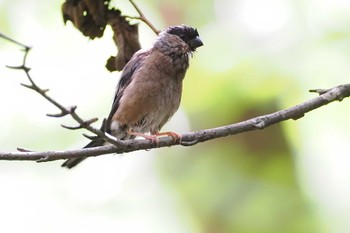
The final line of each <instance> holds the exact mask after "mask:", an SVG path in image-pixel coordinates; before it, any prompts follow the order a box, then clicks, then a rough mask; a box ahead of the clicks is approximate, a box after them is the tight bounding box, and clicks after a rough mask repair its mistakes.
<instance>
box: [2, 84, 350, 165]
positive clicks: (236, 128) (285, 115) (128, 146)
mask: <svg viewBox="0 0 350 233" xmlns="http://www.w3.org/2000/svg"><path fill="white" fill-rule="evenodd" d="M310 91H311V92H317V93H319V94H320V95H319V96H318V97H315V98H313V99H310V100H308V101H305V102H303V103H301V104H298V105H295V106H293V107H291V108H288V109H284V110H281V111H277V112H274V113H271V114H267V115H263V116H258V117H255V118H252V119H249V120H246V121H242V122H238V123H235V124H231V125H225V126H221V127H217V128H212V129H205V130H200V131H196V132H190V133H185V134H183V135H182V140H181V142H175V141H174V140H173V139H172V138H171V137H164V138H160V140H159V143H158V145H156V144H154V143H152V142H151V141H150V140H126V141H123V143H122V144H121V145H118V146H115V145H108V146H102V147H96V148H86V149H79V150H67V151H44V152H28V151H24V152H0V160H22V161H37V162H47V161H54V160H60V159H69V158H77V157H94V156H100V155H104V154H111V153H117V154H121V153H128V152H132V151H137V150H149V149H153V148H161V147H170V146H175V145H182V146H193V145H195V144H197V143H200V142H205V141H208V140H213V139H216V138H221V137H226V136H230V135H235V134H239V133H244V132H248V131H253V130H261V129H264V128H266V127H269V126H271V125H274V124H277V123H280V122H282V121H286V120H289V119H293V120H297V119H300V118H301V117H303V116H304V115H305V114H306V113H307V112H310V111H312V110H315V109H317V108H319V107H322V106H325V105H327V104H329V103H331V102H334V101H341V100H343V98H345V97H349V96H350V84H345V85H339V86H336V87H333V88H330V89H326V90H324V89H317V90H310Z"/></svg>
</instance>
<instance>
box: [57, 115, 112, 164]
mask: <svg viewBox="0 0 350 233" xmlns="http://www.w3.org/2000/svg"><path fill="white" fill-rule="evenodd" d="M106 125H107V120H106V119H103V121H102V125H101V128H100V130H102V131H104V132H106ZM104 144H105V141H104V140H103V139H101V138H98V137H95V138H93V139H92V140H91V142H90V143H89V144H87V145H86V146H84V147H83V148H91V147H98V146H103V145H104ZM85 159H86V158H71V159H67V160H66V161H65V162H64V163H63V164H62V165H61V167H66V168H68V169H71V168H72V167H75V166H77V165H78V164H79V163H81V162H82V161H83V160H85Z"/></svg>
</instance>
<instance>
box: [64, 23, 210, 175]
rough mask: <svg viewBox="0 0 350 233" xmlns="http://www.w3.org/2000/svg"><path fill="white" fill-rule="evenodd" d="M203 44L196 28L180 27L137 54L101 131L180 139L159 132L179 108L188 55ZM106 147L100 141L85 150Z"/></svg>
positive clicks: (123, 135)
mask: <svg viewBox="0 0 350 233" xmlns="http://www.w3.org/2000/svg"><path fill="white" fill-rule="evenodd" d="M202 45H203V42H202V41H201V39H200V38H199V34H198V31H197V29H195V28H192V27H189V26H186V25H179V26H172V27H168V28H166V29H165V30H164V31H162V32H161V33H160V34H159V35H158V37H157V38H156V40H155V42H154V44H153V46H152V47H151V48H149V49H146V50H143V49H141V50H139V51H138V52H136V53H135V54H134V55H133V57H132V58H131V59H130V61H129V62H128V63H127V64H126V65H125V67H124V69H123V70H122V74H121V78H120V81H119V84H118V86H117V89H116V93H115V97H114V101H113V105H112V110H111V112H110V114H109V116H108V118H107V120H106V122H105V123H104V126H103V127H102V128H101V129H102V130H104V131H105V132H107V133H109V134H111V135H113V136H114V137H116V138H118V139H121V140H126V139H133V138H135V137H136V136H143V137H145V138H148V139H151V140H153V141H157V136H158V135H164V134H166V135H169V136H172V137H174V138H179V135H177V134H176V133H172V132H166V133H159V131H160V129H161V128H162V126H163V125H164V124H165V123H166V122H167V121H168V120H169V119H170V118H171V117H172V116H173V114H174V113H175V112H176V111H177V109H178V108H179V105H180V100H181V92H182V80H183V79H184V77H185V74H186V71H187V68H188V66H189V56H192V54H193V52H195V51H196V48H198V47H200V46H202ZM145 133H150V135H145ZM104 144H105V141H104V140H103V139H100V138H97V139H94V140H92V141H91V142H90V143H89V144H88V145H86V146H85V147H84V148H87V147H96V146H102V145H104ZM84 159H85V158H72V159H68V160H67V161H65V162H64V163H63V164H62V167H67V168H72V167H74V166H76V165H77V164H78V163H80V162H81V161H82V160H84Z"/></svg>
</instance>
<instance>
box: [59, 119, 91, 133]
mask: <svg viewBox="0 0 350 233" xmlns="http://www.w3.org/2000/svg"><path fill="white" fill-rule="evenodd" d="M97 120H98V118H92V119H90V120H87V121H84V122H83V123H82V124H80V125H78V126H67V125H61V126H62V127H63V128H65V129H70V130H76V129H85V128H86V127H88V126H90V125H91V124H92V123H94V122H96V121H97Z"/></svg>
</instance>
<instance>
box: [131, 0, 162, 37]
mask: <svg viewBox="0 0 350 233" xmlns="http://www.w3.org/2000/svg"><path fill="white" fill-rule="evenodd" d="M129 2H130V3H131V5H132V6H133V7H134V8H135V10H136V11H137V13H138V14H139V16H138V17H131V16H127V17H128V18H130V19H138V20H141V21H142V22H144V23H145V24H146V25H147V26H148V27H149V28H151V29H152V31H153V32H154V33H155V34H157V35H158V34H159V32H160V31H159V30H158V29H157V28H156V27H155V26H154V25H153V24H152V23H151V21H149V20H148V19H147V17H146V16H145V14H144V13H143V12H142V10H141V9H140V8H139V7H138V6H137V5H136V3H135V2H134V1H133V0H129Z"/></svg>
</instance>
